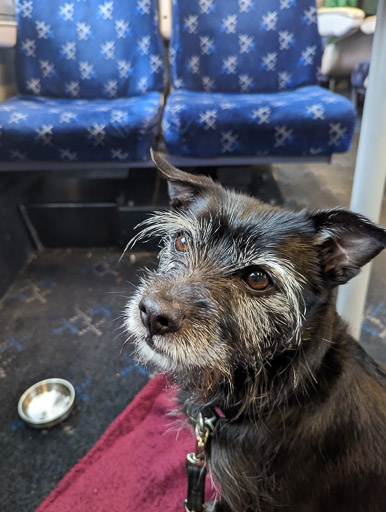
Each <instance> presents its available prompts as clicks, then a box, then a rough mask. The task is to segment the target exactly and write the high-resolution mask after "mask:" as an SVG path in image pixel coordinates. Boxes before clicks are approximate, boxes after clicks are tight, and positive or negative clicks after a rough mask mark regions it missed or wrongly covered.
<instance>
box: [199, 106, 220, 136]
mask: <svg viewBox="0 0 386 512" xmlns="http://www.w3.org/2000/svg"><path fill="white" fill-rule="evenodd" d="M216 121H217V110H216V109H212V110H205V112H203V113H202V114H200V120H199V123H200V124H203V125H204V130H205V131H207V130H209V129H213V130H215V129H216Z"/></svg>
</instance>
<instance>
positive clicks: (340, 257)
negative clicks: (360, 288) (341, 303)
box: [310, 208, 386, 286]
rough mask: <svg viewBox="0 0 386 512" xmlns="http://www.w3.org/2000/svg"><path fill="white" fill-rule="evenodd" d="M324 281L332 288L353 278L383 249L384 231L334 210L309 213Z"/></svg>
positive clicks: (355, 216) (358, 216)
mask: <svg viewBox="0 0 386 512" xmlns="http://www.w3.org/2000/svg"><path fill="white" fill-rule="evenodd" d="M310 216H311V219H312V221H313V223H314V226H315V229H316V232H317V244H318V247H319V255H320V261H321V264H322V268H323V271H324V277H325V279H326V280H327V281H328V282H330V283H331V284H332V285H333V286H337V285H339V284H344V283H346V282H347V281H349V280H350V279H352V278H353V277H355V276H356V275H357V274H358V273H359V271H360V268H361V267H362V266H363V265H365V264H366V263H368V262H369V261H370V260H372V259H373V258H374V257H375V256H376V255H377V254H378V253H379V252H380V251H382V249H384V248H386V230H385V229H383V228H382V227H380V226H377V225H376V224H374V223H373V222H371V221H370V220H369V219H366V217H363V216H362V215H359V214H357V213H353V212H350V211H348V210H343V209H341V208H336V209H333V210H323V211H317V212H312V213H310Z"/></svg>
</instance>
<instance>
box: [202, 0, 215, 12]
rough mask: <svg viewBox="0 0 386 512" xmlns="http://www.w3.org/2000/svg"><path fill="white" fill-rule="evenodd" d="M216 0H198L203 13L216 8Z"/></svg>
mask: <svg viewBox="0 0 386 512" xmlns="http://www.w3.org/2000/svg"><path fill="white" fill-rule="evenodd" d="M213 2H214V0H198V4H199V6H200V13H201V14H210V13H211V12H212V11H213V10H214V5H213Z"/></svg>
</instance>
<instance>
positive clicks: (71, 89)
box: [64, 80, 80, 98]
mask: <svg viewBox="0 0 386 512" xmlns="http://www.w3.org/2000/svg"><path fill="white" fill-rule="evenodd" d="M64 88H65V90H66V91H67V92H68V94H70V96H72V98H79V95H80V84H79V82H76V81H75V80H73V81H71V82H67V83H65V84H64Z"/></svg>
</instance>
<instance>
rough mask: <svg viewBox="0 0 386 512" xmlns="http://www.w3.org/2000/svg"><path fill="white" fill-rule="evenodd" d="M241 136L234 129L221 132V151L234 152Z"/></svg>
mask: <svg viewBox="0 0 386 512" xmlns="http://www.w3.org/2000/svg"><path fill="white" fill-rule="evenodd" d="M238 138H239V136H238V134H237V133H234V132H233V131H232V130H228V131H226V132H221V153H232V152H233V151H234V150H235V146H236V142H237V140H238Z"/></svg>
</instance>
